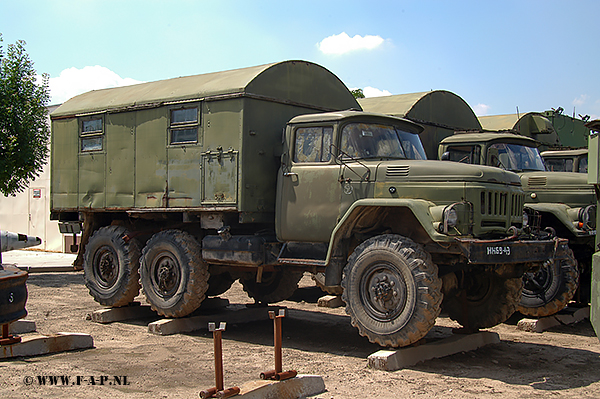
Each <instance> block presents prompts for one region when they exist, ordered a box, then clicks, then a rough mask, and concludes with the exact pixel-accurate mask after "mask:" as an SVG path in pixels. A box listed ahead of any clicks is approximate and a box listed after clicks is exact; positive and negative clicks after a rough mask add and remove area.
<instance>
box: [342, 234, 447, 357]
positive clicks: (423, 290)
mask: <svg viewBox="0 0 600 399" xmlns="http://www.w3.org/2000/svg"><path fill="white" fill-rule="evenodd" d="M342 285H343V288H344V291H343V294H342V299H343V300H344V302H345V303H346V313H348V314H349V315H350V318H351V322H352V325H353V326H354V327H357V328H358V332H359V334H360V335H362V336H365V337H367V338H368V339H369V341H371V342H374V343H377V344H379V345H381V346H392V347H398V346H407V345H410V344H412V343H415V342H417V341H419V340H420V339H421V338H423V337H424V336H425V335H426V334H427V333H428V332H429V330H431V328H432V327H433V326H434V325H435V319H436V318H437V316H438V315H439V313H440V304H441V301H442V292H441V288H442V282H441V280H440V279H439V277H438V269H437V266H436V265H435V264H434V263H433V262H432V260H431V256H430V255H429V254H428V253H427V252H425V250H423V248H422V247H421V246H420V245H419V244H417V243H415V242H414V241H412V240H410V239H408V238H405V237H402V236H399V235H382V236H377V237H373V238H371V239H369V240H367V241H365V242H363V243H362V244H361V245H359V246H358V247H357V248H356V250H355V251H354V252H353V253H352V255H351V256H350V258H349V259H348V264H347V265H346V267H345V268H344V276H343V279H342Z"/></svg>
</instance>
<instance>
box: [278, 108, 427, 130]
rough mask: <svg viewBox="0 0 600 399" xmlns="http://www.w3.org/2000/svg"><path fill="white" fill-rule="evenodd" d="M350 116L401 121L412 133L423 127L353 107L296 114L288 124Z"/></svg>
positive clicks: (408, 121)
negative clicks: (412, 130)
mask: <svg viewBox="0 0 600 399" xmlns="http://www.w3.org/2000/svg"><path fill="white" fill-rule="evenodd" d="M350 118H360V119H361V120H365V119H368V118H373V119H375V118H379V119H381V118H384V119H388V120H392V121H394V122H397V123H401V124H404V125H410V126H411V127H412V128H413V129H414V130H415V132H414V133H421V132H422V131H423V127H422V126H421V125H419V124H417V123H414V122H413V121H410V120H408V119H405V118H400V117H397V116H391V115H384V114H378V113H374V112H363V111H359V110H355V109H349V110H345V111H334V112H323V113H318V114H305V115H298V116H296V117H294V118H292V119H291V120H290V121H289V124H293V123H310V122H334V121H338V120H342V119H350Z"/></svg>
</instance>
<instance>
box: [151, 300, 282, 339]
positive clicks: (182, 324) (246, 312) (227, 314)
mask: <svg viewBox="0 0 600 399" xmlns="http://www.w3.org/2000/svg"><path fill="white" fill-rule="evenodd" d="M275 309H276V308H273V307H265V306H256V307H247V306H245V305H230V306H227V307H226V308H225V309H224V311H223V312H220V313H216V314H211V315H199V316H190V317H183V318H179V319H163V320H158V321H155V322H154V323H150V324H148V332H150V333H152V334H157V335H172V334H178V333H184V332H191V331H197V330H203V329H208V323H210V322H215V323H217V325H218V324H219V323H220V322H226V323H228V324H236V323H249V322H253V321H256V320H264V319H269V310H275Z"/></svg>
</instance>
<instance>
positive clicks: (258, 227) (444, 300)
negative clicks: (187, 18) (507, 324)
mask: <svg viewBox="0 0 600 399" xmlns="http://www.w3.org/2000/svg"><path fill="white" fill-rule="evenodd" d="M350 108H358V106H357V103H356V101H355V100H354V97H353V96H352V94H351V93H350V91H349V90H348V89H347V88H346V86H345V85H343V83H341V81H340V80H339V79H338V78H337V77H335V76H334V75H333V74H331V73H330V72H329V71H327V70H326V69H324V68H322V67H320V66H318V65H315V64H312V63H308V62H303V61H287V62H281V63H276V64H270V65H264V66H259V67H252V68H245V69H241V70H234V71H226V72H219V73H214V74H206V75H198V76H193V77H187V78H178V79H172V80H167V81H161V82H152V83H145V84H140V85H136V86H130V87H122V88H115V89H106V90H99V91H96V92H90V93H86V94H82V95H80V96H77V97H75V98H73V99H71V100H69V101H67V102H66V103H65V104H63V105H62V106H61V107H60V108H59V109H57V110H56V111H55V112H53V113H52V115H51V119H52V190H51V194H52V218H53V219H56V220H58V221H59V222H60V223H59V224H60V226H61V231H63V232H65V233H75V232H77V231H79V229H80V228H81V225H82V226H83V228H82V238H81V243H80V248H79V257H78V260H77V262H79V263H80V264H82V266H83V269H84V278H85V283H86V285H87V287H88V289H89V291H90V293H91V295H92V296H93V297H94V298H95V300H96V301H98V302H99V303H101V304H104V305H107V306H125V305H127V304H129V303H130V302H131V301H132V300H133V299H134V298H135V297H136V296H137V295H138V293H139V290H140V286H141V288H142V289H143V292H144V294H145V296H146V299H147V301H148V302H149V303H150V305H151V307H152V308H153V309H154V310H155V311H156V312H157V313H159V314H160V315H164V316H167V317H182V316H186V315H188V314H190V313H191V312H193V311H194V310H195V309H197V308H198V307H199V306H200V304H201V303H202V301H203V299H204V298H205V297H207V296H215V295H220V294H223V293H224V292H225V291H227V289H228V288H229V287H230V286H231V284H232V283H233V282H234V281H235V280H238V279H239V281H240V283H241V284H242V286H243V288H244V290H245V291H246V292H247V293H248V295H249V296H250V297H251V298H254V299H255V300H256V301H257V302H260V303H274V302H278V301H281V300H285V299H287V298H289V297H290V296H291V295H292V293H293V292H294V290H295V289H296V288H297V285H298V282H299V280H300V279H301V277H302V276H303V273H304V272H311V273H314V274H317V273H322V274H323V275H324V284H325V287H326V288H330V289H333V290H336V289H337V290H340V291H343V300H344V301H345V303H346V311H347V313H348V314H349V315H350V318H351V322H352V324H353V325H354V326H356V327H357V328H358V329H359V332H360V334H361V335H363V336H366V337H368V339H369V340H370V341H372V342H376V343H378V344H380V345H383V346H405V345H409V344H411V343H414V342H416V341H418V340H420V339H421V338H422V337H423V336H425V334H427V332H428V331H429V330H430V329H431V328H432V326H433V325H434V324H435V320H436V318H437V316H438V315H439V313H440V311H441V309H442V308H443V309H445V310H446V311H447V312H448V314H449V315H450V316H451V317H452V318H454V319H455V320H458V321H459V322H460V323H461V324H462V325H463V326H465V327H467V328H468V329H471V330H475V329H477V328H485V327H491V326H493V325H496V324H498V323H501V322H503V321H504V320H506V319H507V318H508V317H509V316H510V315H511V314H512V313H513V312H514V310H515V309H516V306H517V304H518V302H519V299H520V297H521V288H522V276H523V274H524V273H525V272H528V271H530V270H536V269H539V268H540V267H542V265H543V262H544V261H546V260H547V259H562V258H564V257H565V256H566V255H567V254H566V251H567V243H566V240H561V239H545V240H538V239H537V237H532V236H531V235H528V234H525V233H524V232H523V231H522V223H523V202H524V195H525V194H524V192H523V190H522V188H521V185H520V180H519V177H518V176H517V175H516V174H514V173H512V172H508V171H504V170H501V169H498V168H493V167H489V166H475V165H460V164H452V165H449V164H447V163H442V162H439V161H428V160H426V159H425V153H424V150H423V147H422V144H421V142H420V140H419V133H420V132H421V131H422V127H421V126H419V125H417V124H415V123H413V122H410V121H408V120H405V119H402V118H396V117H390V116H384V115H380V114H369V113H363V112H361V111H356V110H349V109H350ZM340 110H344V111H340Z"/></svg>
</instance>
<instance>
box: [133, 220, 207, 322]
mask: <svg viewBox="0 0 600 399" xmlns="http://www.w3.org/2000/svg"><path fill="white" fill-rule="evenodd" d="M201 254H202V250H201V247H200V244H199V243H198V241H197V240H196V239H195V238H194V237H193V236H192V235H190V234H189V233H186V232H184V231H180V230H165V231H161V232H160V233H156V234H154V235H153V236H152V238H150V240H148V243H147V244H146V246H145V247H144V249H143V250H142V261H141V269H140V273H141V281H142V287H143V289H144V294H145V295H146V300H147V301H148V303H149V304H150V306H151V308H152V310H154V311H156V312H157V313H158V314H159V315H162V316H166V317H183V316H187V315H188V314H190V313H192V312H193V311H194V310H196V309H198V307H200V304H201V303H202V301H203V300H204V298H205V293H206V290H207V288H208V266H207V265H206V263H204V261H203V260H202V258H201Z"/></svg>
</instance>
